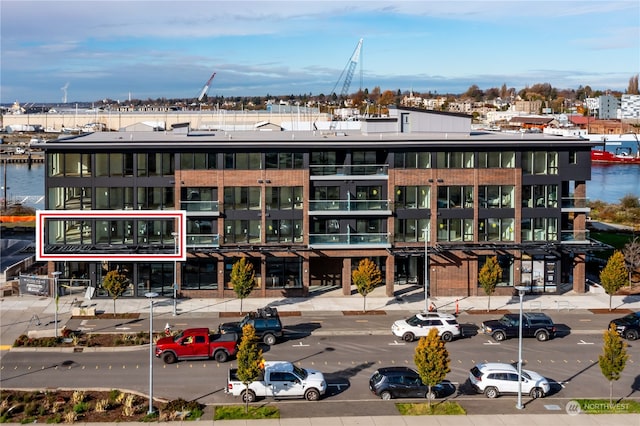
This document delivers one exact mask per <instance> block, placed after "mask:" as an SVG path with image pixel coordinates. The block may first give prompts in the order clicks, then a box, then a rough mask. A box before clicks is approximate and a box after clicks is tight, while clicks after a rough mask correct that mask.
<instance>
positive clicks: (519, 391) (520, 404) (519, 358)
mask: <svg viewBox="0 0 640 426" xmlns="http://www.w3.org/2000/svg"><path fill="white" fill-rule="evenodd" d="M516 290H518V295H519V296H520V319H519V321H518V403H517V404H516V408H517V409H518V410H522V409H523V408H524V406H523V405H522V298H523V297H524V292H525V290H526V287H516Z"/></svg>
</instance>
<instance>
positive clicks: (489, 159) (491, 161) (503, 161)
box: [478, 151, 516, 169]
mask: <svg viewBox="0 0 640 426" xmlns="http://www.w3.org/2000/svg"><path fill="white" fill-rule="evenodd" d="M515 166H516V154H515V152H514V151H498V152H481V153H479V154H478V167H480V168H483V169H489V168H500V169H512V168H514V167H515Z"/></svg>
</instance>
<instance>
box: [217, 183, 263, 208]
mask: <svg viewBox="0 0 640 426" xmlns="http://www.w3.org/2000/svg"><path fill="white" fill-rule="evenodd" d="M224 205H225V209H228V210H260V209H261V208H262V207H261V206H262V196H261V188H260V187H259V186H231V187H227V188H225V189H224Z"/></svg>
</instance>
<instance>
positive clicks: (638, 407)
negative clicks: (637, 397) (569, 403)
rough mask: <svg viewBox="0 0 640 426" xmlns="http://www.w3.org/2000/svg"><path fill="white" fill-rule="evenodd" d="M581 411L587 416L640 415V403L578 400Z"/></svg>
mask: <svg viewBox="0 0 640 426" xmlns="http://www.w3.org/2000/svg"><path fill="white" fill-rule="evenodd" d="M575 401H577V402H578V403H579V404H580V410H581V411H582V412H583V413H586V414H631V413H640V402H638V401H631V400H624V399H623V400H622V401H613V403H611V404H610V403H609V400H608V399H576V400H575Z"/></svg>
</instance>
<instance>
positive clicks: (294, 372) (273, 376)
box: [225, 361, 327, 402]
mask: <svg viewBox="0 0 640 426" xmlns="http://www.w3.org/2000/svg"><path fill="white" fill-rule="evenodd" d="M237 371H238V369H237V368H231V369H229V377H228V378H227V388H226V389H225V393H228V394H231V395H233V396H241V397H242V400H243V401H244V402H253V401H255V400H256V398H264V397H274V398H305V399H306V400H308V401H317V400H319V399H320V397H321V396H322V395H324V393H325V392H326V391H327V382H326V381H325V380H324V375H323V374H322V373H321V372H319V371H316V370H309V369H305V368H300V367H297V366H295V365H294V364H293V363H291V362H287V361H267V362H265V363H264V369H263V373H262V376H261V377H259V378H258V380H256V381H254V382H251V383H250V384H249V389H248V390H247V387H246V386H245V384H244V383H242V382H241V381H240V380H238V377H237V375H236V373H237Z"/></svg>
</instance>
